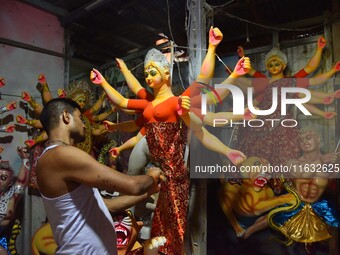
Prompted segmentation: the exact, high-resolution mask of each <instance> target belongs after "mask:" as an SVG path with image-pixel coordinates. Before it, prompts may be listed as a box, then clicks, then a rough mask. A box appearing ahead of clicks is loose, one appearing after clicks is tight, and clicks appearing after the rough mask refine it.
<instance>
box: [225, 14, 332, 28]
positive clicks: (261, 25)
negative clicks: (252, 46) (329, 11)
mask: <svg viewBox="0 0 340 255" xmlns="http://www.w3.org/2000/svg"><path fill="white" fill-rule="evenodd" d="M220 12H222V13H223V14H224V15H225V16H228V17H229V18H232V19H237V20H239V21H242V22H246V23H248V24H252V25H255V26H259V27H262V28H265V29H269V30H276V31H300V32H301V31H302V32H304V31H306V30H313V29H315V28H318V27H321V26H324V25H325V24H319V25H315V26H311V27H304V28H284V27H274V26H268V25H263V24H260V23H256V22H253V21H250V20H248V19H244V18H241V17H238V16H236V15H234V14H231V13H229V12H226V11H220ZM330 22H331V21H329V22H328V23H330Z"/></svg>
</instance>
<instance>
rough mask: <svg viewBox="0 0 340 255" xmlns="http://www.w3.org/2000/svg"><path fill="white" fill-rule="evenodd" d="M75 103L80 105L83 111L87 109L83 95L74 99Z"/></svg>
mask: <svg viewBox="0 0 340 255" xmlns="http://www.w3.org/2000/svg"><path fill="white" fill-rule="evenodd" d="M74 101H76V102H77V103H78V104H79V106H80V108H81V109H83V108H84V107H85V104H86V98H85V96H84V95H81V94H80V95H78V96H76V97H75V98H74Z"/></svg>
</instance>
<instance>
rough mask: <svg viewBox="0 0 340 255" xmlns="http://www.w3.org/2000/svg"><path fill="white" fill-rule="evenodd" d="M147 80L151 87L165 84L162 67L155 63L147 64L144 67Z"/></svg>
mask: <svg viewBox="0 0 340 255" xmlns="http://www.w3.org/2000/svg"><path fill="white" fill-rule="evenodd" d="M144 75H145V81H146V83H147V84H148V85H149V87H150V88H158V87H159V86H161V85H163V84H164V82H163V75H162V73H161V71H160V69H159V68H158V67H156V66H153V65H151V64H150V65H147V66H146V67H145V68H144Z"/></svg>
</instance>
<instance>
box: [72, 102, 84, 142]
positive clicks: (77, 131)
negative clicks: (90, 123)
mask: <svg viewBox="0 0 340 255" xmlns="http://www.w3.org/2000/svg"><path fill="white" fill-rule="evenodd" d="M71 138H73V139H74V142H76V143H80V142H83V141H84V140H85V124H84V119H83V116H82V114H81V112H80V111H79V110H78V109H76V111H75V112H74V113H73V125H72V127H71Z"/></svg>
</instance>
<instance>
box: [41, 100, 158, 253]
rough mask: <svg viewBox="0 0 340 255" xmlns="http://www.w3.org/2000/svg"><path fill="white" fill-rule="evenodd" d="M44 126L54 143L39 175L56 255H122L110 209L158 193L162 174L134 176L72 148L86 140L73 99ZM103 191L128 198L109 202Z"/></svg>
mask: <svg viewBox="0 0 340 255" xmlns="http://www.w3.org/2000/svg"><path fill="white" fill-rule="evenodd" d="M40 120H41V123H42V125H43V127H44V129H45V130H46V132H47V134H48V137H49V140H48V142H47V143H46V149H45V151H44V152H43V153H42V155H41V156H40V158H39V160H38V164H37V167H36V174H37V181H38V185H39V190H40V193H41V195H42V198H43V202H44V206H45V209H46V214H47V218H48V220H49V222H50V224H51V227H52V231H53V235H54V238H55V241H56V242H57V244H58V249H57V252H56V254H72V255H74V254H79V255H84V254H86V255H88V254H98V255H106V254H107V255H112V254H114V255H115V254H117V248H116V233H115V230H114V224H113V221H112V218H111V216H110V213H109V210H108V208H109V209H110V210H119V209H125V208H128V207H130V206H132V205H133V204H134V203H136V202H138V201H140V200H141V199H143V198H146V197H147V196H148V195H149V194H150V193H154V192H155V191H156V190H157V183H158V180H159V178H160V175H161V171H160V169H158V168H152V169H150V171H149V172H148V173H147V175H138V176H128V175H125V174H122V173H120V172H118V171H115V170H113V169H111V168H109V167H107V166H105V165H103V164H100V163H99V162H97V161H96V160H95V159H94V158H92V157H91V156H90V155H88V154H87V153H85V152H83V151H82V150H80V149H78V148H76V147H74V146H72V145H73V144H74V143H77V142H81V141H83V140H84V138H85V126H84V124H83V122H82V116H81V112H80V108H79V106H78V105H77V103H75V102H74V101H72V100H70V99H65V98H57V99H53V100H51V101H49V102H48V103H47V104H46V105H45V107H44V109H43V111H42V113H41V115H40ZM97 188H99V189H103V190H107V191H118V192H120V193H123V194H126V195H127V196H122V197H119V198H117V199H114V200H105V202H104V200H103V199H102V198H101V196H100V194H99V192H98V189H97ZM129 195H130V196H129Z"/></svg>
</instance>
